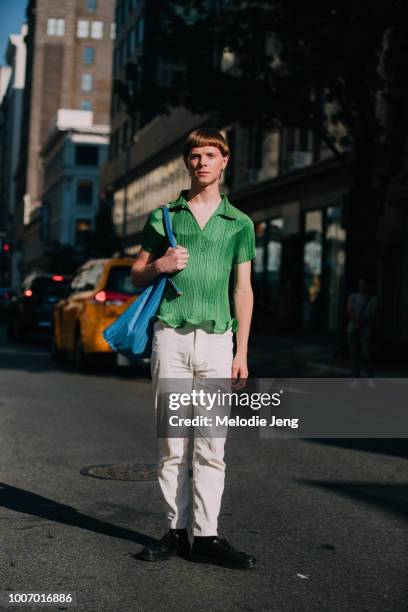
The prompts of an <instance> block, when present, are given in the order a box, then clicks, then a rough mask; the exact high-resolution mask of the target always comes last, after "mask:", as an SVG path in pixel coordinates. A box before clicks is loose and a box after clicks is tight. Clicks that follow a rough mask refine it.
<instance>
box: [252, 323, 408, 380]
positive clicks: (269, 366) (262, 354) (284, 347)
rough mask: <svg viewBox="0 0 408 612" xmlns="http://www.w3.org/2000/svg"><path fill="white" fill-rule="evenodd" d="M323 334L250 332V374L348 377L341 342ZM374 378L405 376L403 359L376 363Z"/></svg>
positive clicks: (347, 367)
mask: <svg viewBox="0 0 408 612" xmlns="http://www.w3.org/2000/svg"><path fill="white" fill-rule="evenodd" d="M341 342H342V343H343V344H340V340H339V339H338V337H334V336H332V335H328V334H326V335H323V334H319V335H317V334H305V333H299V334H293V335H289V334H282V335H280V334H265V335H260V334H253V335H252V337H251V342H250V347H249V369H250V372H251V375H252V376H259V377H262V376H263V377H269V376H271V377H273V376H276V375H277V374H282V373H284V374H285V375H286V376H288V375H289V376H293V377H299V378H300V377H302V376H304V377H309V376H311V377H322V378H326V377H346V378H348V377H351V373H350V366H349V362H348V359H347V354H346V352H345V347H344V342H345V340H342V341H341ZM375 376H376V377H377V378H388V377H390V378H406V377H408V365H405V364H404V363H402V362H400V363H381V362H378V360H377V362H376V363H375Z"/></svg>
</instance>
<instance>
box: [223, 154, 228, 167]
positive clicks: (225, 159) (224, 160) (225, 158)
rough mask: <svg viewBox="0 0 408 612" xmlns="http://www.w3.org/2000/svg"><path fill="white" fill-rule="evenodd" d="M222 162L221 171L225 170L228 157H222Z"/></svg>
mask: <svg viewBox="0 0 408 612" xmlns="http://www.w3.org/2000/svg"><path fill="white" fill-rule="evenodd" d="M223 162H224V163H223V166H222V169H223V170H225V168H226V166H227V164H228V162H229V155H224V156H223Z"/></svg>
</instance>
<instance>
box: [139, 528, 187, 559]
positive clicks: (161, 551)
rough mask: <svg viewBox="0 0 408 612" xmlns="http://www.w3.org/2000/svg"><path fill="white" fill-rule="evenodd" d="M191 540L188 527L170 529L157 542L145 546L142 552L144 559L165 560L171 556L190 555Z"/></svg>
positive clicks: (184, 556)
mask: <svg viewBox="0 0 408 612" xmlns="http://www.w3.org/2000/svg"><path fill="white" fill-rule="evenodd" d="M190 550H191V548H190V541H189V539H188V534H187V529H177V530H172V529H170V530H169V531H168V532H167V533H166V534H165V535H164V536H163V537H162V539H161V540H160V542H158V543H157V545H154V544H152V545H148V546H145V547H144V548H143V550H142V552H141V553H140V558H141V559H143V560H144V561H164V560H165V559H170V557H176V556H178V557H183V558H189V557H190Z"/></svg>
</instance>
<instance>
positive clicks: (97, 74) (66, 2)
mask: <svg viewBox="0 0 408 612" xmlns="http://www.w3.org/2000/svg"><path fill="white" fill-rule="evenodd" d="M113 20H114V3H113V2H111V0H30V1H29V3H28V6H27V28H28V33H27V37H26V44H27V68H26V86H25V90H24V106H23V124H22V130H21V135H22V138H21V147H20V159H19V169H18V175H17V198H18V211H17V228H16V236H15V242H16V244H15V249H16V250H17V251H21V252H22V257H23V268H24V272H27V271H28V270H29V269H30V268H31V267H32V264H31V263H30V259H29V256H28V254H27V256H26V253H25V247H24V245H25V243H26V239H25V238H26V236H25V227H26V226H28V224H29V223H30V219H31V217H32V215H34V211H35V210H36V209H37V208H38V207H39V206H41V204H42V194H43V184H44V183H43V181H44V170H43V166H42V163H41V158H40V152H41V150H42V148H43V147H44V145H45V143H46V141H47V139H48V138H49V135H50V130H52V129H53V127H54V123H55V117H56V115H57V113H58V110H59V109H72V110H83V111H92V113H93V118H94V121H95V123H96V124H98V125H107V124H108V123H109V115H110V91H111V71H112V41H113V38H114V35H115V26H114V23H113ZM37 216H38V213H36V214H35V215H34V217H37ZM29 234H30V235H31V234H32V229H30V230H29ZM32 238H33V239H35V237H32ZM37 239H38V240H39V237H38V238H37ZM30 241H31V240H30ZM27 244H28V243H27ZM37 250H38V247H37Z"/></svg>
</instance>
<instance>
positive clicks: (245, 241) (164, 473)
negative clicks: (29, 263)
mask: <svg viewBox="0 0 408 612" xmlns="http://www.w3.org/2000/svg"><path fill="white" fill-rule="evenodd" d="M183 157H184V163H185V166H186V168H187V170H188V173H189V175H190V180H191V187H190V189H188V190H186V191H182V192H181V193H180V196H179V197H178V198H177V199H176V200H175V201H174V202H171V203H170V204H169V205H168V207H169V211H170V217H171V220H172V226H173V231H174V235H175V237H176V239H177V243H178V246H177V248H171V247H169V248H168V243H167V241H166V237H165V232H164V228H163V220H162V211H161V209H160V208H157V209H155V210H154V211H153V212H152V213H151V214H150V216H149V218H148V220H147V222H146V225H145V227H144V230H143V234H142V237H141V250H140V253H139V255H138V258H137V261H136V262H135V264H134V266H133V268H132V278H133V282H134V284H135V285H136V286H139V287H140V286H146V285H148V284H149V283H151V282H152V281H154V280H155V279H156V278H157V277H158V276H159V275H160V274H163V273H166V274H172V275H174V276H173V277H174V281H175V282H176V284H177V286H178V287H179V289H180V290H181V292H182V294H181V295H178V296H176V295H175V293H174V289H172V287H170V286H169V285H168V286H167V287H166V290H165V293H164V296H163V299H162V302H161V304H160V306H159V310H158V311H157V315H156V321H155V323H154V336H153V349H152V358H151V371H152V381H153V391H154V395H155V405H156V410H157V409H160V401H161V400H162V399H163V393H161V390H160V388H161V386H164V384H165V381H164V379H166V380H167V381H168V380H169V379H170V380H171V379H172V380H173V382H174V381H178V382H180V384H181V382H183V390H184V389H185V386H184V383H185V381H186V380H187V381H188V384H189V385H190V387H189V388H191V389H193V385H194V384H195V383H194V378H195V377H196V378H200V379H207V380H210V379H224V380H225V379H230V382H231V379H232V380H236V381H240V380H245V379H246V378H247V377H248V367H247V348H248V337H249V330H250V324H251V318H252V310H253V293H252V287H251V260H252V259H255V233H254V225H253V222H252V221H251V219H250V218H249V217H248V216H247V215H246V214H244V213H243V212H241V211H240V210H238V209H237V208H235V207H234V206H233V205H232V204H231V203H230V202H229V200H228V198H227V196H226V195H225V194H220V190H219V183H220V177H221V174H222V171H223V170H224V169H225V167H226V165H227V163H228V159H229V148H228V144H227V142H226V140H225V138H224V137H223V136H222V134H221V133H219V132H218V131H216V130H215V129H210V128H202V129H198V130H195V131H194V132H192V133H191V134H190V135H189V136H188V138H187V141H186V143H185V147H184V153H183ZM232 270H233V271H234V292H233V296H234V310H235V317H234V318H231V312H230V305H229V298H228V282H229V277H230V273H231V271H232ZM235 331H236V341H237V343H236V344H237V350H236V353H235V356H233V332H235ZM181 379H183V381H181ZM238 384H239V383H238ZM193 442H194V448H193V457H192V463H193V483H192V484H193V486H192V490H193V499H192V502H193V525H192V532H193V536H194V543H193V545H192V548H191V551H190V542H189V538H188V533H187V523H188V511H189V503H190V491H189V489H190V487H189V470H188V451H189V438H188V437H171V436H166V437H160V432H159V469H158V478H159V483H160V487H161V490H162V493H163V496H164V499H165V503H166V507H167V521H168V527H169V530H168V532H167V533H166V534H165V535H164V537H163V538H162V539H161V540H160V545H159V546H147V547H145V548H144V549H143V550H142V552H141V558H142V559H145V560H148V561H159V560H163V559H167V558H169V557H171V556H174V555H179V556H183V557H186V556H189V557H190V558H191V559H192V560H195V561H203V562H209V563H214V564H217V565H223V566H227V567H231V568H239V569H249V568H252V567H254V565H255V559H254V557H253V556H252V555H248V554H246V553H243V552H239V551H237V550H235V549H234V548H233V547H232V546H231V544H229V543H228V541H227V540H226V539H225V538H220V537H218V515H219V512H220V507H221V498H222V494H223V490H224V479H225V462H224V445H225V437H211V438H208V437H207V438H206V437H196V438H194V440H193ZM190 553H191V555H190Z"/></svg>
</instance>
